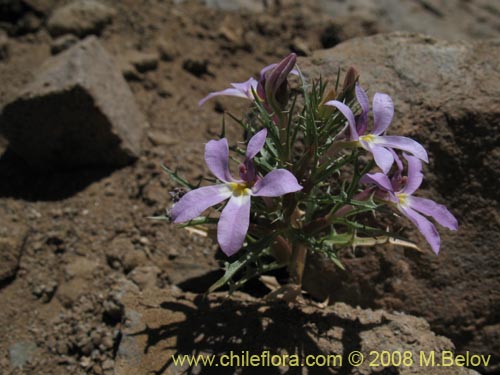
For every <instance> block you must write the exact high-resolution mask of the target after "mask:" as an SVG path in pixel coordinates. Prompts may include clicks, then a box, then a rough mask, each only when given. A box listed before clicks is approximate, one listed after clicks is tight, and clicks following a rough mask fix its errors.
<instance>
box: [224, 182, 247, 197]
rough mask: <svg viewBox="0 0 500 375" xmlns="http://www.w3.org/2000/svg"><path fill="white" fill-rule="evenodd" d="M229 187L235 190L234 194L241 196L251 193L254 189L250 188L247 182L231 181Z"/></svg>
mask: <svg viewBox="0 0 500 375" xmlns="http://www.w3.org/2000/svg"><path fill="white" fill-rule="evenodd" d="M229 188H230V189H231V191H232V192H233V195H234V196H236V197H239V196H241V195H250V194H251V193H252V191H251V190H250V189H249V188H248V186H247V184H245V183H240V184H238V183H236V182H230V183H229Z"/></svg>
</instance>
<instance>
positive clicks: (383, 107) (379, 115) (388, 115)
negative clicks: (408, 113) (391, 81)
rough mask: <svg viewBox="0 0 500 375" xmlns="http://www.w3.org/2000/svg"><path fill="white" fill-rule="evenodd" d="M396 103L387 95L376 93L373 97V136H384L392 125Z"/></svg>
mask: <svg viewBox="0 0 500 375" xmlns="http://www.w3.org/2000/svg"><path fill="white" fill-rule="evenodd" d="M393 116H394V103H393V102H392V99H391V97H390V96H389V95H387V94H382V93H379V92H377V93H375V96H374V97H373V132H372V133H373V134H375V135H380V134H382V133H383V132H384V131H385V130H386V129H387V128H388V127H389V125H390V124H391V121H392V117H393Z"/></svg>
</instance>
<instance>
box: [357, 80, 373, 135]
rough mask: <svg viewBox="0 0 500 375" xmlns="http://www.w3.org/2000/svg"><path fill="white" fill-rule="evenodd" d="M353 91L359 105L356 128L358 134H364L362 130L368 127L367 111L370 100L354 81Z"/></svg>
mask: <svg viewBox="0 0 500 375" xmlns="http://www.w3.org/2000/svg"><path fill="white" fill-rule="evenodd" d="M355 92H356V99H357V100H358V103H359V105H360V106H361V114H360V115H359V117H358V121H357V122H356V128H357V131H358V134H364V132H365V131H366V129H367V128H368V112H369V111H370V102H369V101H368V95H366V91H365V90H363V89H362V88H361V86H360V85H359V84H358V83H356V87H355Z"/></svg>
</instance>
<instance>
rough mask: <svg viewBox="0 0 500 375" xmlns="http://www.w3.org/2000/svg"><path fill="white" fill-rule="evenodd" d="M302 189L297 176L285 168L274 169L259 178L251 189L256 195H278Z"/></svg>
mask: <svg viewBox="0 0 500 375" xmlns="http://www.w3.org/2000/svg"><path fill="white" fill-rule="evenodd" d="M299 190H302V186H300V185H299V183H298V181H297V178H296V177H295V176H294V175H293V174H292V173H291V172H289V171H287V170H286V169H275V170H273V171H271V172H269V173H268V174H267V175H265V176H264V178H263V179H262V180H259V182H257V183H256V184H255V186H254V187H253V189H252V195H254V196H256V197H279V196H281V195H285V194H288V193H294V192H296V191H299Z"/></svg>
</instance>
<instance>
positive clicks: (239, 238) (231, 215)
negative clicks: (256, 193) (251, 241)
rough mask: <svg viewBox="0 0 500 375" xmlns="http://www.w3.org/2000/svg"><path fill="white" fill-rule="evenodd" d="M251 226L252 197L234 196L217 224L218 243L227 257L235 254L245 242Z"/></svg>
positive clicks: (245, 195)
mask: <svg viewBox="0 0 500 375" xmlns="http://www.w3.org/2000/svg"><path fill="white" fill-rule="evenodd" d="M249 225H250V195H248V194H241V195H238V196H236V195H233V196H232V197H231V199H229V202H228V203H227V205H226V207H224V209H223V210H222V213H221V215H220V219H219V223H218V224H217V241H218V242H219V245H220V248H221V249H222V251H223V252H224V254H226V255H227V256H231V255H233V254H235V253H236V252H237V251H238V250H239V249H241V247H242V246H243V243H244V242H245V237H246V234H247V231H248V226H249Z"/></svg>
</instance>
